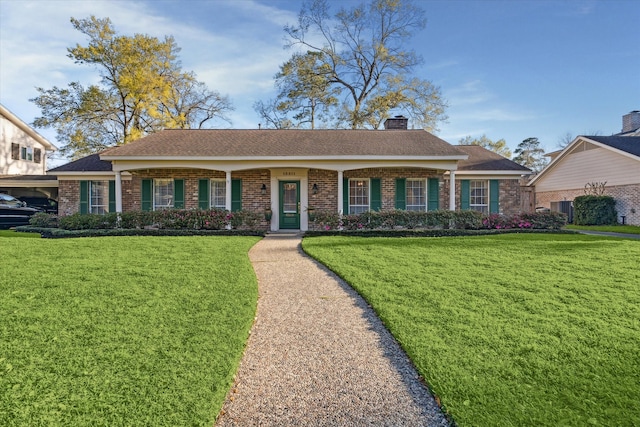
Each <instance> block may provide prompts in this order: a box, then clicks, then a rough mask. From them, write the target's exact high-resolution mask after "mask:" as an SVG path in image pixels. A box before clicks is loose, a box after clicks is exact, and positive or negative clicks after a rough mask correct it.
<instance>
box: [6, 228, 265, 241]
mask: <svg viewBox="0 0 640 427" xmlns="http://www.w3.org/2000/svg"><path fill="white" fill-rule="evenodd" d="M16 231H18V232H28V233H40V235H41V236H42V237H43V238H48V239H62V238H69V237H102V236H258V237H263V236H264V235H265V232H264V231H260V230H191V229H184V230H167V229H146V228H114V229H96V230H87V229H84V230H64V229H62V228H46V227H36V226H32V225H22V226H19V227H16Z"/></svg>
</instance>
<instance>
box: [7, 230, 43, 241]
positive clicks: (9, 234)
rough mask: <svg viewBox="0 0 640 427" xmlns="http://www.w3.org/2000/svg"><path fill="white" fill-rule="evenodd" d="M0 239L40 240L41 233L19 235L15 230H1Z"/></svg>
mask: <svg viewBox="0 0 640 427" xmlns="http://www.w3.org/2000/svg"><path fill="white" fill-rule="evenodd" d="M0 237H26V238H33V239H39V238H40V233H18V232H17V231H15V230H0Z"/></svg>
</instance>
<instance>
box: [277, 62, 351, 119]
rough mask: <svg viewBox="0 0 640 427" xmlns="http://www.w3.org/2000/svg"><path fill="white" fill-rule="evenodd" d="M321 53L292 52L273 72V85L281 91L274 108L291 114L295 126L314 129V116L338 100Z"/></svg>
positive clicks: (327, 109)
mask: <svg viewBox="0 0 640 427" xmlns="http://www.w3.org/2000/svg"><path fill="white" fill-rule="evenodd" d="M323 56H324V54H323V53H322V52H307V53H306V54H294V55H293V56H292V57H291V59H289V60H288V61H287V62H285V63H284V64H283V65H282V66H280V72H278V74H276V77H275V78H276V86H277V87H278V89H279V90H280V92H279V94H278V98H277V99H278V104H277V108H278V110H279V111H282V112H284V113H290V112H292V113H294V115H293V117H292V119H293V122H294V123H295V127H300V126H301V125H303V124H305V123H307V124H308V125H309V126H310V127H311V129H314V128H315V125H316V119H318V118H322V117H323V115H325V114H327V113H328V111H329V108H330V107H331V106H334V105H336V104H337V103H338V99H337V98H336V95H337V94H338V92H339V91H338V88H336V87H333V88H332V87H331V84H330V82H329V79H328V78H327V76H328V72H329V71H330V70H329V69H328V66H327V64H326V62H324V61H323V60H322V58H323Z"/></svg>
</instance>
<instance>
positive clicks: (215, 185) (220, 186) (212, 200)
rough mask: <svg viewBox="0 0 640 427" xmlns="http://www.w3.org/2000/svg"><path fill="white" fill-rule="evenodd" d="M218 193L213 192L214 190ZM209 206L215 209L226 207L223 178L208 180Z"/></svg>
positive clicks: (225, 191) (225, 185)
mask: <svg viewBox="0 0 640 427" xmlns="http://www.w3.org/2000/svg"><path fill="white" fill-rule="evenodd" d="M216 190H217V191H218V192H219V193H218V194H215V191H216ZM209 207H210V208H216V209H226V208H227V181H226V180H224V179H210V180H209Z"/></svg>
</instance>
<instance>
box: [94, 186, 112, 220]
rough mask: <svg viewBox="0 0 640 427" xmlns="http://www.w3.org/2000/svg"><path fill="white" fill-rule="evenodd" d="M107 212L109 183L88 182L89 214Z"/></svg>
mask: <svg viewBox="0 0 640 427" xmlns="http://www.w3.org/2000/svg"><path fill="white" fill-rule="evenodd" d="M107 212H109V181H89V213H92V214H101V215H102V214H105V213H107Z"/></svg>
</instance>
